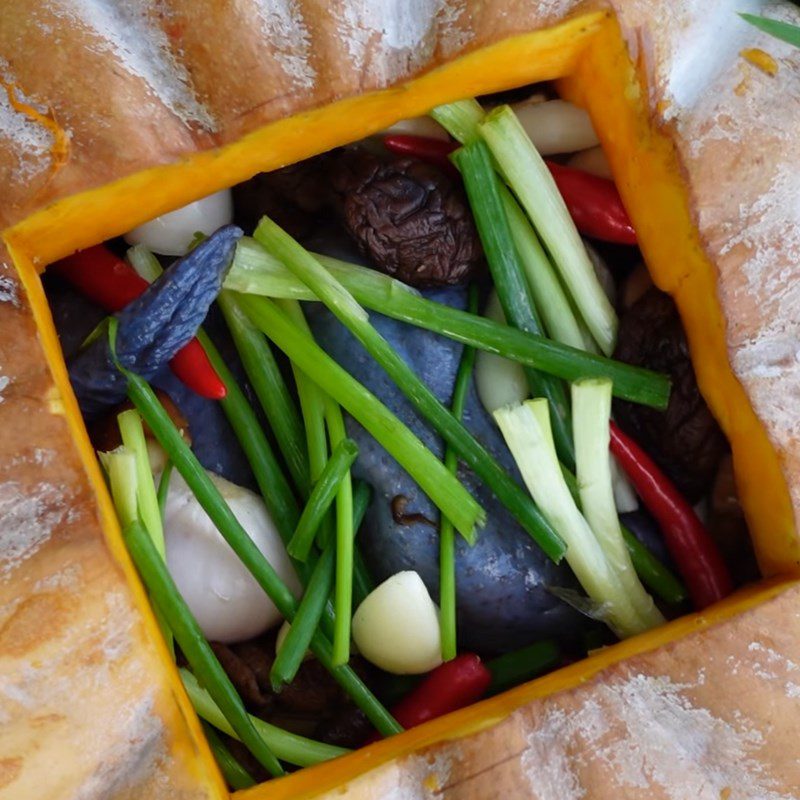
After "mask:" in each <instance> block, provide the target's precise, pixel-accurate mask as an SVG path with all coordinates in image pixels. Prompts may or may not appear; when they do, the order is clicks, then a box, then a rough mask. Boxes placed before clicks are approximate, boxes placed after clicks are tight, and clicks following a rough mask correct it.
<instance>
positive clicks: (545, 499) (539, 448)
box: [494, 399, 640, 636]
mask: <svg viewBox="0 0 800 800" xmlns="http://www.w3.org/2000/svg"><path fill="white" fill-rule="evenodd" d="M494 418H495V420H496V421H497V424H498V425H499V427H500V430H501V432H502V434H503V438H504V439H505V440H506V444H507V445H508V448H509V450H511V454H512V455H513V456H514V460H515V461H516V462H517V466H518V467H519V470H520V473H521V474H522V477H523V480H524V481H525V485H526V486H527V487H528V490H529V491H530V493H531V494H532V495H533V497H534V499H535V500H536V502H537V503H538V504H539V506H540V507H541V509H542V511H543V513H544V514H545V515H546V516H547V518H548V519H549V520H550V522H551V523H552V525H553V526H554V527H555V529H556V530H557V531H558V532H559V533H560V534H561V536H562V537H563V538H564V541H566V543H567V552H566V559H567V562H568V563H569V565H570V567H571V568H572V571H573V572H574V573H575V577H577V579H578V581H579V582H580V584H581V586H583V588H584V589H585V590H586V592H587V594H588V595H589V597H590V598H591V599H592V600H593V601H594V602H595V603H596V604H598V606H599V607H600V609H601V610H602V611H603V613H604V616H605V617H606V618H607V620H608V622H609V625H610V626H611V627H612V629H613V630H614V631H615V632H616V633H618V634H619V635H620V636H626V635H630V634H632V633H637V632H638V631H639V629H640V621H639V618H638V615H637V614H636V613H635V611H634V608H633V606H632V604H631V602H630V599H629V598H628V596H627V594H626V593H625V591H624V590H623V589H622V587H621V586H620V585H619V583H618V581H617V580H616V575H615V573H614V571H613V570H612V569H611V567H610V565H609V564H608V561H607V560H606V557H605V554H604V553H603V550H602V548H601V547H600V545H599V543H598V542H597V539H596V538H595V536H594V533H593V532H592V529H591V528H590V527H589V524H588V523H587V522H586V520H585V519H584V517H583V516H582V515H581V513H580V511H579V510H578V507H577V506H576V505H575V501H574V500H573V499H572V496H571V495H570V492H569V488H568V486H567V483H566V481H565V480H564V477H563V475H562V472H561V465H560V464H559V463H558V457H557V455H556V451H555V445H554V443H553V436H552V433H551V431H550V424H549V414H548V406H547V401H546V400H543V399H538V400H527V401H526V402H524V403H522V404H520V405H517V406H510V407H507V408H501V409H498V410H497V411H495V413H494Z"/></svg>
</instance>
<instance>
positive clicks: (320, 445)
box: [278, 300, 328, 490]
mask: <svg viewBox="0 0 800 800" xmlns="http://www.w3.org/2000/svg"><path fill="white" fill-rule="evenodd" d="M278 305H280V307H281V308H282V309H283V311H284V313H285V314H286V316H287V317H289V319H291V320H292V322H293V323H294V324H295V325H296V326H297V327H298V328H300V329H301V330H302V331H303V332H304V333H307V334H308V335H309V336H311V331H310V329H309V327H308V323H307V322H306V317H305V314H303V309H302V308H300V304H299V303H298V302H297V301H295V300H283V301H280V302H279V303H278ZM292 372H293V373H294V377H295V383H296V384H297V394H298V396H299V398H300V409H301V411H302V414H303V424H304V426H305V431H306V442H307V444H308V462H309V465H310V470H311V472H310V474H311V484H313V483H314V482H315V481H317V480H318V479H319V476H320V475H321V473H322V470H323V469H324V468H325V462H326V461H327V460H328V440H327V438H326V436H325V392H323V391H321V390H320V388H319V387H318V386H317V385H316V383H314V381H313V380H312V379H311V378H310V376H309V375H306V373H305V372H303V371H302V370H301V369H299V368H298V367H297V366H296V365H295V364H294V363H292ZM311 484H309V490H310V486H311Z"/></svg>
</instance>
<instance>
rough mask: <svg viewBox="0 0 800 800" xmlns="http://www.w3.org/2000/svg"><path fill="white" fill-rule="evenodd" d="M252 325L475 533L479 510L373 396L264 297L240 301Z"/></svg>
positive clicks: (464, 528)
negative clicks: (311, 374) (311, 378)
mask: <svg viewBox="0 0 800 800" xmlns="http://www.w3.org/2000/svg"><path fill="white" fill-rule="evenodd" d="M240 303H241V304H242V307H243V308H244V310H245V311H246V312H247V314H248V316H249V317H250V319H251V320H252V321H253V323H254V324H255V325H256V327H258V328H260V329H261V330H262V331H263V332H264V333H265V334H266V335H267V336H268V337H269V339H270V340H271V341H273V342H274V343H275V345H276V346H277V347H279V348H280V349H281V350H283V352H284V353H286V355H287V356H288V357H289V358H290V359H291V360H292V361H293V362H295V363H296V364H297V365H298V366H299V367H300V368H301V369H303V371H305V372H307V373H309V372H310V373H313V375H314V381H315V382H316V383H317V384H318V385H319V386H321V387H322V388H323V389H325V391H326V392H327V393H328V394H329V395H330V396H331V397H332V398H333V399H334V400H336V401H337V402H338V403H340V404H341V405H342V407H343V408H345V409H346V410H347V411H348V412H349V413H350V414H351V415H352V416H353V417H354V418H355V419H356V420H358V422H360V423H361V424H362V425H363V427H364V428H365V429H366V430H367V431H368V432H369V433H370V434H371V435H372V436H374V437H375V439H376V440H377V441H378V443H379V444H381V445H382V446H383V447H384V448H385V449H386V450H387V452H388V453H389V454H390V455H391V456H392V457H393V458H394V459H395V460H396V461H397V462H398V463H399V464H400V466H401V467H403V468H404V469H405V470H406V471H407V472H408V473H409V474H410V475H411V476H412V477H413V478H414V479H415V480H416V481H417V483H419V485H420V486H421V488H422V489H423V491H425V492H426V493H427V494H428V496H429V497H430V498H431V499H432V500H433V502H434V503H435V504H436V505H437V506H438V507H439V508H440V509H442V510H444V511H445V513H447V514H448V515H449V516H451V518H453V519H454V520H458V529H459V530H460V531H464V532H467V533H468V532H470V531H472V529H473V528H474V526H475V525H476V523H478V522H479V521H482V520H483V514H482V511H481V509H480V506H478V505H477V503H475V501H474V500H473V498H472V496H471V495H470V494H469V493H468V492H467V490H466V489H464V487H463V486H462V485H461V484H460V483H459V482H458V481H456V480H455V479H454V478H453V476H452V475H450V473H449V472H447V470H446V469H445V468H444V465H443V464H442V463H441V461H439V459H438V458H436V457H435V456H434V455H433V453H431V452H430V450H428V449H427V448H426V447H425V446H424V445H423V444H422V442H421V441H420V440H419V439H418V438H417V437H416V436H415V435H414V434H413V433H412V432H411V431H410V430H409V429H408V428H407V427H406V426H405V425H404V424H403V423H402V422H400V420H399V419H398V418H397V417H396V416H395V415H394V414H393V413H392V412H391V411H389V409H387V408H386V406H384V405H383V403H381V402H380V401H379V400H378V399H377V398H376V397H375V395H373V394H372V393H371V392H370V391H369V390H367V389H365V388H364V387H363V386H362V385H361V384H360V383H358V381H356V380H354V379H353V378H352V377H351V376H350V374H349V373H348V372H347V371H346V370H344V369H343V368H342V367H341V366H340V365H339V364H337V363H336V361H334V360H333V359H332V358H331V357H330V356H329V355H328V354H327V353H326V352H325V351H324V350H323V349H322V348H321V347H319V345H317V344H316V342H314V340H313V339H312V338H311V337H309V336H308V335H307V334H306V333H304V332H303V331H302V330H299V329H298V328H297V327H296V326H295V325H293V324H292V322H291V320H289V319H288V318H287V317H286V315H285V314H284V313H283V312H282V311H281V310H280V309H279V308H278V307H277V306H276V305H275V304H274V303H273V302H271V301H270V300H268V299H266V298H264V297H251V296H246V295H241V296H240Z"/></svg>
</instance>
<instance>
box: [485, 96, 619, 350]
mask: <svg viewBox="0 0 800 800" xmlns="http://www.w3.org/2000/svg"><path fill="white" fill-rule="evenodd" d="M478 130H479V131H480V134H481V136H482V138H483V139H484V140H485V141H486V143H487V144H488V145H489V149H490V150H491V152H492V155H493V156H494V158H495V159H496V161H497V163H498V165H499V168H500V171H501V172H502V174H503V176H504V178H505V179H506V181H507V182H508V184H509V186H510V187H511V189H512V190H513V191H514V194H515V195H516V196H517V197H518V198H519V201H520V204H521V205H522V207H523V208H524V209H525V212H526V213H527V215H528V217H529V218H530V219H531V221H532V222H533V225H534V227H535V228H536V231H537V233H538V234H539V236H541V238H542V241H543V242H544V244H545V246H546V247H547V249H548V251H549V253H550V255H551V256H552V258H553V261H554V263H555V265H556V267H557V269H558V270H559V272H560V274H561V278H562V280H563V281H564V284H565V285H566V287H567V289H568V290H569V292H570V295H571V296H572V299H573V300H574V302H575V305H576V307H577V309H578V311H579V313H580V314H581V316H582V317H583V321H584V322H585V323H586V325H587V327H588V328H589V331H590V332H591V334H592V336H593V337H594V339H595V340H596V342H597V344H598V345H600V350H601V351H602V352H603V353H605V354H606V355H610V354H611V353H612V352H613V350H614V343H615V341H616V335H617V315H616V313H615V312H614V308H613V306H612V305H611V303H610V302H609V299H608V297H606V294H605V292H604V291H603V288H602V286H601V285H600V282H599V280H598V279H597V275H596V274H595V271H594V267H593V266H592V262H591V261H590V260H589V256H588V254H587V253H586V248H585V247H584V244H583V241H582V240H581V237H580V235H579V234H578V231H577V229H576V228H575V224H574V223H573V221H572V218H571V217H570V215H569V212H568V211H567V207H566V205H565V204H564V200H563V198H562V197H561V194H560V192H559V191H558V188H557V187H556V184H555V181H554V180H553V177H552V176H551V175H550V170H549V169H548V168H547V165H546V164H545V163H544V161H543V159H542V157H541V156H540V155H539V153H538V151H537V150H536V148H535V147H534V145H533V142H531V140H530V138H529V137H528V135H527V133H526V132H525V129H524V128H523V127H522V124H521V123H520V121H519V120H518V119H517V117H516V115H515V114H514V112H513V111H512V110H511V109H510V108H509V107H508V106H501V107H500V108H496V109H494V110H493V111H491V112H490V113H489V114H487V115H486V117H485V118H484V120H483V121H482V122H481V123H479V125H478Z"/></svg>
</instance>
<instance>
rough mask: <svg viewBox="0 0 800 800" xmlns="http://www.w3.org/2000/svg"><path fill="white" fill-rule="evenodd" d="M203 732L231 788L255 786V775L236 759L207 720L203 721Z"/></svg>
mask: <svg viewBox="0 0 800 800" xmlns="http://www.w3.org/2000/svg"><path fill="white" fill-rule="evenodd" d="M203 733H205V735H206V739H207V740H208V745H209V747H210V748H211V752H212V753H213V754H214V759H215V760H216V762H217V766H218V767H219V769H220V772H221V773H222V777H223V778H225V780H226V782H227V784H228V786H230V787H231V789H249V788H250V787H251V786H255V785H256V782H255V781H254V780H253V776H252V775H251V774H250V773H249V772H248V771H247V770H246V769H245V768H244V767H243V766H242V765H241V764H240V763H239V762H238V761H237V760H236V757H235V756H234V755H233V753H231V751H230V750H229V749H228V747H227V745H226V744H225V742H223V741H222V739H221V738H220V736H219V734H218V733H217V732H216V731H215V730H214V728H212V727H211V725H209V724H208V723H207V722H205V721H204V722H203Z"/></svg>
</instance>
